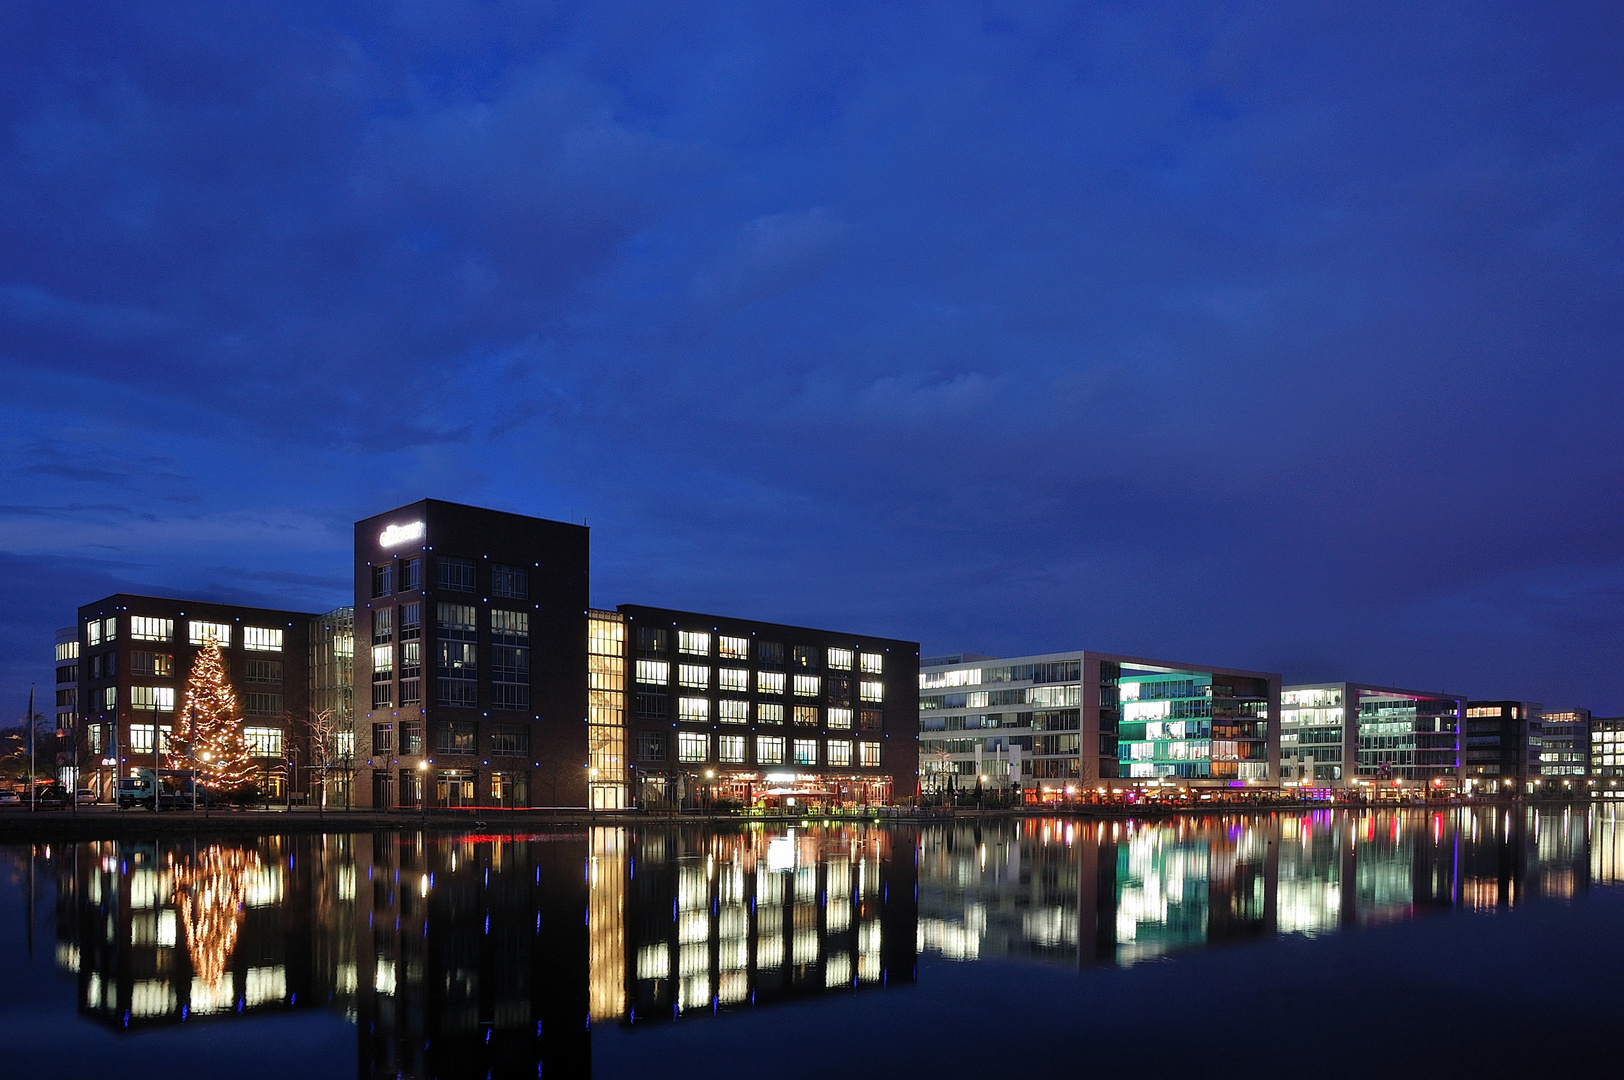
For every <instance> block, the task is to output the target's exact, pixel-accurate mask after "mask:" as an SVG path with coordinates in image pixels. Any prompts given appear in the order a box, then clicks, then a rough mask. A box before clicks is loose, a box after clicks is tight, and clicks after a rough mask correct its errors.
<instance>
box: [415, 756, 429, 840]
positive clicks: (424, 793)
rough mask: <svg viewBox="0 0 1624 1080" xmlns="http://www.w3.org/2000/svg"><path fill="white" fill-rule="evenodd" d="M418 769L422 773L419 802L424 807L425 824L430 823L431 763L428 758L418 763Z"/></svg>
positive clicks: (418, 786)
mask: <svg viewBox="0 0 1624 1080" xmlns="http://www.w3.org/2000/svg"><path fill="white" fill-rule="evenodd" d="M417 771H418V772H419V773H421V774H422V775H421V776H420V777H419V778H418V782H417V802H418V805H419V806H421V807H422V808H423V824H424V825H427V824H428V823H429V763H428V761H427V760H424V761H419V762H418V763H417Z"/></svg>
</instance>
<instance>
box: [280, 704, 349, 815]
mask: <svg viewBox="0 0 1624 1080" xmlns="http://www.w3.org/2000/svg"><path fill="white" fill-rule="evenodd" d="M288 719H289V721H290V726H291V724H292V723H294V722H298V721H296V720H295V719H294V718H293V717H292V716H289V718H288ZM302 722H303V726H304V728H305V732H306V743H307V746H306V751H305V752H306V754H307V755H308V760H309V762H310V772H311V775H312V776H313V777H314V778H315V780H316V783H317V784H319V785H320V790H319V791H318V792H317V793H316V807H317V810H318V812H325V811H326V809H327V794H328V791H329V790H330V785H331V784H333V783H341V784H342V785H343V791H344V808H345V809H346V810H348V809H349V807H350V784H351V781H352V779H353V777H354V775H355V730H354V726H353V725H352V724H351V723H350V722H348V721H347V720H345V719H342V718H340V717H339V715H338V713H337V710H334V709H312V710H311V711H310V714H309V716H307V717H304V718H303V720H302Z"/></svg>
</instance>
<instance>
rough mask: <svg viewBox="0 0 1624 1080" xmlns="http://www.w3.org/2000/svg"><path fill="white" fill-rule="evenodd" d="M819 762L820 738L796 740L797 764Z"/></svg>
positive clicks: (814, 763)
mask: <svg viewBox="0 0 1624 1080" xmlns="http://www.w3.org/2000/svg"><path fill="white" fill-rule="evenodd" d="M817 763H818V740H816V739H796V740H795V764H797V765H816V764H817Z"/></svg>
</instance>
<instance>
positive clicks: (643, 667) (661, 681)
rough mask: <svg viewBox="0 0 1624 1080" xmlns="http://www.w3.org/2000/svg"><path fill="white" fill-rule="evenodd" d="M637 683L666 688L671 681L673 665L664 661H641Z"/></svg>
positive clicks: (638, 667) (638, 663)
mask: <svg viewBox="0 0 1624 1080" xmlns="http://www.w3.org/2000/svg"><path fill="white" fill-rule="evenodd" d="M637 681H638V682H640V683H648V684H649V685H650V686H664V685H665V684H666V683H668V682H670V681H671V665H670V664H668V663H666V662H665V661H664V660H639V661H638V662H637Z"/></svg>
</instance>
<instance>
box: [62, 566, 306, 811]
mask: <svg viewBox="0 0 1624 1080" xmlns="http://www.w3.org/2000/svg"><path fill="white" fill-rule="evenodd" d="M316 618H317V616H315V615H312V614H309V613H307V612H301V611H281V610H276V609H272V608H256V607H243V606H240V605H236V604H214V603H207V602H204V601H198V600H175V599H170V598H165V597H157V596H134V595H130V594H126V593H119V594H117V595H114V596H109V597H107V598H106V599H103V600H98V601H96V602H95V603H93V604H86V605H84V606H83V607H81V608H80V609H79V624H78V627H77V630H76V634H77V646H78V650H79V656H78V661H77V665H78V679H79V683H78V692H77V701H78V710H79V714H80V716H81V717H82V722H81V723H80V725H79V732H78V736H77V739H76V743H75V745H76V747H77V749H76V751H75V752H74V753H75V754H76V755H77V757H78V758H79V760H80V766H81V779H82V781H83V783H84V786H87V787H91V788H92V789H94V790H96V791H97V792H98V793H99V796H100V797H101V798H102V799H104V800H106V799H109V798H111V797H112V796H111V792H112V782H113V780H114V778H116V777H118V776H127V775H130V773H131V771H132V770H134V769H150V768H152V767H153V765H154V764H155V763H156V764H158V765H160V766H161V767H163V768H166V769H167V768H169V767H170V766H171V764H172V763H171V761H170V759H169V755H171V754H173V753H174V752H175V750H176V749H179V748H180V744H182V743H184V742H185V740H186V736H187V727H186V718H185V717H179V716H177V713H176V710H178V709H180V708H181V707H182V704H183V703H184V701H185V698H186V680H187V678H188V676H189V675H190V674H191V670H192V662H193V660H194V659H196V657H197V653H198V650H199V649H200V648H202V646H203V644H204V642H206V641H214V642H216V643H217V644H218V645H219V646H220V658H221V660H222V662H223V663H224V664H225V668H226V675H227V678H229V679H230V681H231V684H232V687H233V689H234V690H235V691H236V694H237V704H238V707H239V708H241V709H242V712H243V735H244V737H245V739H246V741H247V743H248V752H249V755H250V756H251V757H252V759H253V762H254V765H255V767H256V769H257V770H258V773H259V778H260V785H261V789H262V790H263V791H265V792H266V793H268V794H269V795H271V796H272V797H275V798H280V797H282V796H283V795H285V794H287V792H286V788H285V785H286V784H287V781H288V772H289V767H290V765H292V766H294V767H295V770H296V773H297V776H296V783H295V790H297V791H302V790H304V786H305V779H304V769H303V767H304V766H308V765H309V763H310V757H309V753H308V748H307V747H306V746H305V740H306V739H307V738H308V734H309V728H308V723H307V718H308V708H309V695H310V678H309V664H310V648H309V643H310V633H311V623H312V620H315V619H316ZM59 651H61V650H60V649H59ZM61 677H62V676H61V672H60V671H59V673H58V678H61Z"/></svg>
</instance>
